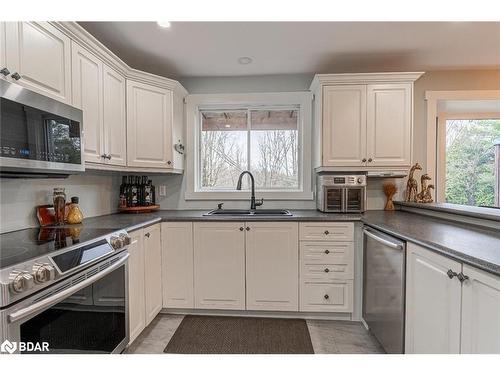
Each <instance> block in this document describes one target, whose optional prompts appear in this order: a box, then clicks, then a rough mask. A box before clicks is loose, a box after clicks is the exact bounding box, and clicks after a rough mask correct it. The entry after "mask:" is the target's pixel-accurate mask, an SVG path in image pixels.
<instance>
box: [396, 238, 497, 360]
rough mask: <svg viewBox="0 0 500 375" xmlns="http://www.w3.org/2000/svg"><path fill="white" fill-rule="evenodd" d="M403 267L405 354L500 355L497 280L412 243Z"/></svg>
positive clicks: (495, 277) (409, 244) (409, 245)
mask: <svg viewBox="0 0 500 375" xmlns="http://www.w3.org/2000/svg"><path fill="white" fill-rule="evenodd" d="M406 265H407V275H406V340H405V353H438V354H447V353H500V321H499V316H500V277H498V276H494V275H492V274H489V273H487V272H484V271H481V270H478V269H476V268H474V267H471V266H468V265H463V264H462V263H460V262H457V261H454V260H451V259H449V258H447V257H444V256H442V255H439V254H436V253H435V252H432V251H430V250H427V249H425V248H422V247H420V246H418V245H415V244H412V243H408V247H407V261H406ZM460 278H462V280H463V281H462V282H461V281H460Z"/></svg>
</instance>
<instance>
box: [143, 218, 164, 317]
mask: <svg viewBox="0 0 500 375" xmlns="http://www.w3.org/2000/svg"><path fill="white" fill-rule="evenodd" d="M143 238H144V264H145V277H144V280H145V302H146V326H147V325H148V324H149V323H151V321H152V320H153V319H154V318H155V317H156V315H158V313H159V312H160V310H161V308H162V305H163V301H162V290H161V237H160V224H155V225H152V226H150V227H148V228H144V237H143Z"/></svg>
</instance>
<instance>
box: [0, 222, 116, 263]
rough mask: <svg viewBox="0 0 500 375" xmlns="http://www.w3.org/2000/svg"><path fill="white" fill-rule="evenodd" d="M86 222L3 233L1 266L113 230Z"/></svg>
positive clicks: (22, 260)
mask: <svg viewBox="0 0 500 375" xmlns="http://www.w3.org/2000/svg"><path fill="white" fill-rule="evenodd" d="M111 232H112V230H110V229H101V228H85V227H84V226H83V225H77V226H71V227H70V226H67V227H45V228H31V229H23V230H19V231H15V232H10V233H4V234H1V235H0V269H3V268H7V267H10V266H13V265H15V264H19V263H22V262H25V261H28V260H30V259H33V258H37V257H40V256H43V255H46V254H49V253H52V252H54V251H56V250H60V249H64V248H65V247H69V246H72V245H75V244H78V243H81V242H86V241H91V240H93V239H96V238H98V237H101V236H104V235H107V234H109V233H111Z"/></svg>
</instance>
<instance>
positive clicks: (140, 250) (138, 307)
mask: <svg viewBox="0 0 500 375" xmlns="http://www.w3.org/2000/svg"><path fill="white" fill-rule="evenodd" d="M130 237H131V238H132V242H131V244H130V245H129V247H128V252H129V254H130V256H129V258H128V293H129V332H130V343H132V342H133V341H134V340H135V339H136V338H137V336H139V334H140V333H141V332H142V330H143V329H144V328H145V327H146V308H145V306H146V304H145V300H144V290H145V289H144V271H145V268H144V242H143V237H144V233H143V230H142V229H140V230H136V231H134V232H131V233H130Z"/></svg>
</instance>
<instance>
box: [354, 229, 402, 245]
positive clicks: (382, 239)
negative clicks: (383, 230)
mask: <svg viewBox="0 0 500 375" xmlns="http://www.w3.org/2000/svg"><path fill="white" fill-rule="evenodd" d="M363 233H364V234H365V235H367V236H368V237H370V238H372V239H374V240H375V241H377V242H380V243H382V244H384V245H386V246H389V247H390V248H392V249H396V250H403V249H404V244H403V243H402V242H399V241H398V242H393V241H391V240H388V239H386V238H382V237H380V236H377V235H376V234H375V233H373V232H372V231H370V230H368V229H366V228H363Z"/></svg>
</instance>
